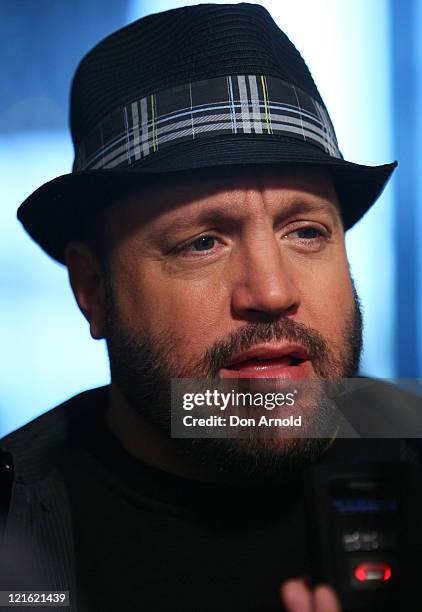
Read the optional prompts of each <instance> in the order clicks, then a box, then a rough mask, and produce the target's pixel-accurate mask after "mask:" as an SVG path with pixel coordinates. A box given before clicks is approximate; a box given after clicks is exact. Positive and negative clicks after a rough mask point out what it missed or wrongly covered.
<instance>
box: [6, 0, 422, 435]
mask: <svg viewBox="0 0 422 612" xmlns="http://www.w3.org/2000/svg"><path fill="white" fill-rule="evenodd" d="M187 4H198V2H186V1H185V2H164V1H162V2H160V1H159V0H154V2H147V1H142V0H126V1H125V0H115V1H113V0H90V2H86V1H85V0H73V1H72V2H71V3H70V2H61V1H60V0H36V1H35V2H10V0H0V48H1V53H0V73H1V79H0V177H1V179H0V381H1V382H0V436H2V435H4V434H6V433H7V432H9V431H12V430H14V429H16V428H17V427H19V426H21V425H23V424H24V423H26V422H27V421H29V420H30V419H32V418H34V417H35V416H37V415H39V414H41V413H42V412H44V411H46V410H48V409H50V408H52V407H53V406H54V405H56V404H58V403H60V402H62V401H64V400H65V399H67V398H68V397H70V396H71V395H74V394H75V393H78V392H79V391H82V390H84V389H87V388H90V387H94V386H98V385H101V384H105V383H107V382H108V381H109V372H108V362H107V357H106V351H105V344H104V342H98V341H94V340H92V339H91V338H90V335H89V331H88V326H87V324H86V322H85V320H84V319H83V317H82V315H81V314H80V312H79V310H78V309H77V307H76V304H75V302H74V299H73V296H72V294H71V290H70V288H69V285H68V280H67V274H66V269H65V268H64V267H62V266H60V265H59V264H57V263H56V262H54V261H53V260H51V259H50V258H49V257H48V256H46V255H45V254H44V253H43V252H42V251H41V250H40V249H39V247H38V246H37V245H36V244H35V243H34V242H32V240H31V239H30V238H29V237H28V236H27V235H26V234H25V232H24V231H23V229H22V228H21V226H20V224H19V222H18V221H17V220H16V209H17V208H18V206H19V204H20V203H21V202H22V201H23V200H24V199H25V198H26V197H27V196H28V195H29V194H30V193H31V192H32V191H33V190H34V189H36V188H37V187H38V186H40V185H41V184H42V183H43V182H45V181H48V180H49V179H52V178H54V177H55V176H57V175H59V174H65V173H67V172H69V171H70V169H71V164H72V160H73V151H72V145H71V140H70V135H69V133H68V128H67V122H68V95H69V88H70V82H71V79H72V76H73V73H74V71H75V68H76V66H77V64H78V62H79V60H80V59H81V58H82V56H83V55H84V54H85V53H86V52H87V51H88V50H89V49H90V48H91V47H92V46H93V45H94V44H96V43H97V42H98V41H99V40H100V39H101V38H103V37H104V36H106V35H107V34H109V33H111V32H112V31H114V30H116V29H118V28H120V27H122V26H124V25H126V24H127V23H129V22H130V21H133V20H134V19H138V18H140V17H142V16H144V15H146V14H149V13H153V12H158V11H161V10H166V9H170V8H176V7H177V6H183V5H187ZM261 4H262V5H264V6H265V7H266V8H267V9H268V10H269V11H270V12H271V13H272V15H273V17H274V18H275V20H276V21H277V23H278V24H279V26H280V27H281V28H282V29H283V30H284V31H285V32H286V33H287V35H288V36H289V37H290V38H291V39H292V40H293V42H294V43H295V44H296V46H297V47H298V49H299V50H300V52H301V53H302V55H303V56H304V59H305V61H306V62H307V63H308V65H309V66H310V68H311V71H312V73H313V76H314V79H315V81H316V83H317V85H318V87H319V90H320V92H321V95H322V97H323V99H324V101H325V102H326V105H327V107H328V110H329V112H330V115H331V118H332V120H333V123H334V126H335V129H336V132H337V137H338V140H339V144H340V148H341V150H342V152H343V155H344V156H345V158H346V159H349V160H351V161H355V162H359V163H364V164H382V163H386V162H389V161H391V160H393V159H398V160H399V163H400V166H399V168H398V170H397V171H396V173H395V176H394V178H393V180H392V181H391V182H390V184H389V186H388V187H387V189H386V190H385V192H384V194H383V195H382V197H381V198H380V200H379V201H378V203H377V204H376V205H375V206H374V207H373V208H372V209H371V211H370V212H369V213H368V214H367V215H366V216H365V217H364V219H363V220H362V221H361V222H360V223H358V224H357V225H356V226H355V227H354V228H353V229H352V230H350V232H349V233H348V236H347V247H348V253H349V259H350V262H351V269H352V274H353V276H354V278H355V281H356V285H357V288H358V292H359V294H360V296H361V300H362V303H363V307H364V316H365V350H364V357H363V362H362V373H364V374H368V375H372V376H376V377H382V378H393V377H395V378H417V377H419V378H421V377H422V326H421V317H420V313H421V312H422V207H421V202H422V171H421V168H422V146H421V139H422V0H406V2H401V1H400V0H371V1H370V2H368V0H274V1H273V2H266V1H262V2H261Z"/></svg>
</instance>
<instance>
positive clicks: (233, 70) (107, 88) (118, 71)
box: [70, 3, 323, 145]
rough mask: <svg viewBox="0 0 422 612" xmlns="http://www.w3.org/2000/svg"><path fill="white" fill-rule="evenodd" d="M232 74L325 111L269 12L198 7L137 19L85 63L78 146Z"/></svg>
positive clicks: (79, 77)
mask: <svg viewBox="0 0 422 612" xmlns="http://www.w3.org/2000/svg"><path fill="white" fill-rule="evenodd" d="M228 74H232V75H236V74H265V75H269V76H274V77H279V78H281V79H283V80H284V81H287V82H289V83H292V84H293V85H295V86H297V87H299V88H301V89H302V90H304V91H305V92H307V93H308V94H309V95H310V96H312V97H313V98H314V99H315V100H317V101H318V102H320V103H321V104H323V101H322V99H321V97H320V95H319V93H318V90H317V88H316V85H315V83H314V81H313V79H312V76H311V73H310V71H309V69H308V67H307V65H306V63H305V62H304V60H303V58H302V56H301V55H300V53H299V52H298V51H297V49H296V47H295V46H294V45H293V43H292V42H291V41H290V40H289V39H288V37H287V36H286V35H285V34H284V33H283V32H282V31H281V30H280V28H279V27H278V26H277V24H276V23H275V22H274V20H273V18H272V17H271V15H270V14H269V12H268V11H267V10H266V9H265V8H264V7H262V6H260V5H257V4H249V3H241V4H200V5H196V6H188V7H182V8H177V9H172V10H169V11H165V12H163V13H157V14H154V15H149V16H147V17H144V18H142V19H139V20H137V21H135V22H133V23H131V24H129V25H128V26H126V27H124V28H122V29H120V30H118V31H117V32H115V33H113V34H111V35H110V36H108V37H107V38H105V39H104V40H103V41H101V42H100V43H99V44H98V45H96V46H95V47H94V48H93V49H92V50H91V51H90V52H89V53H88V54H87V55H86V56H85V57H84V58H83V59H82V61H81V62H80V64H79V67H78V69H77V71H76V74H75V77H74V80H73V84H72V92H71V113H70V120H71V130H72V138H73V141H74V143H75V145H77V144H78V143H80V142H82V141H83V139H84V138H85V137H86V136H87V134H89V133H90V132H91V130H93V129H94V128H95V127H96V126H97V125H98V124H99V123H101V122H102V121H103V120H104V119H105V118H106V117H107V116H108V115H109V114H110V113H112V112H114V111H115V110H116V109H117V108H119V107H122V106H124V105H125V104H127V103H129V102H131V101H133V100H136V99H139V98H142V97H144V96H146V95H148V94H150V93H152V92H158V91H162V90H164V89H168V88H170V87H174V86H177V85H183V84H186V83H188V82H191V81H201V80H205V79H211V78H213V77H218V76H225V75H228Z"/></svg>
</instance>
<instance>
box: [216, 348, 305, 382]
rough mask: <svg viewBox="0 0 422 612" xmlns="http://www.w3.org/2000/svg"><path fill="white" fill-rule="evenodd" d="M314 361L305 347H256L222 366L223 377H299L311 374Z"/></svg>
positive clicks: (221, 373)
mask: <svg viewBox="0 0 422 612" xmlns="http://www.w3.org/2000/svg"><path fill="white" fill-rule="evenodd" d="M311 372H312V362H311V360H310V357H309V354H308V352H307V351H306V350H305V349H304V348H303V347H298V346H285V347H280V348H277V347H265V346H264V347H255V348H254V349H251V350H249V351H245V352H244V353H242V354H239V355H236V356H235V357H234V358H233V359H232V360H231V361H230V362H229V363H228V364H227V365H226V366H224V367H223V368H221V370H220V377H221V378H285V379H298V378H306V377H309V376H310V375H311Z"/></svg>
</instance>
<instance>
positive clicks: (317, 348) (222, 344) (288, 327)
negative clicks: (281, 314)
mask: <svg viewBox="0 0 422 612" xmlns="http://www.w3.org/2000/svg"><path fill="white" fill-rule="evenodd" d="M264 342H286V343H287V342H291V343H295V344H299V345H300V346H302V347H303V348H304V349H305V350H306V351H307V352H308V354H309V357H310V360H311V361H312V363H313V366H314V369H315V371H316V373H317V374H318V375H320V376H324V373H325V368H324V364H327V363H331V364H332V363H333V362H334V357H333V355H332V353H331V350H330V348H329V346H328V343H327V341H326V340H325V339H324V337H323V336H322V335H321V334H320V333H319V332H318V331H317V330H316V329H313V328H311V327H308V326H307V325H304V324H303V323H299V322H296V321H293V320H292V319H288V318H284V319H281V320H278V321H274V322H267V321H265V322H254V323H253V324H248V325H245V326H243V327H241V328H240V329H238V330H236V331H235V332H233V333H232V334H230V336H229V337H228V338H227V339H222V340H218V341H217V342H215V343H214V344H213V345H212V347H210V348H209V349H208V350H207V351H206V353H205V355H204V357H203V358H202V359H201V361H200V362H199V363H197V364H196V366H194V369H195V370H196V371H197V372H205V375H206V376H207V377H211V378H216V377H217V374H218V371H219V370H220V369H221V368H223V367H224V366H225V364H226V363H227V362H228V361H229V360H230V359H231V358H232V356H233V355H234V354H235V353H238V352H243V351H245V350H248V349H250V348H252V347H254V346H255V345H256V344H260V343H264Z"/></svg>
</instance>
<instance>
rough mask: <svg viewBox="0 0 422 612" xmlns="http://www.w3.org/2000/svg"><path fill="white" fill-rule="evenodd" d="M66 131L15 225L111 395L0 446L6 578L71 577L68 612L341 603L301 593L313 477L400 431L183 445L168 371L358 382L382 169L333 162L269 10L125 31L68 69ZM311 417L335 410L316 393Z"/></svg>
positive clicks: (380, 452)
mask: <svg viewBox="0 0 422 612" xmlns="http://www.w3.org/2000/svg"><path fill="white" fill-rule="evenodd" d="M71 127H72V135H73V139H74V144H75V151H76V155H75V165H74V171H73V173H72V174H70V175H66V176H63V177H59V178H57V179H55V180H54V181H52V182H50V183H48V184H46V185H44V186H42V187H41V188H40V189H39V190H37V191H36V192H35V193H34V194H32V196H30V197H29V198H28V200H27V201H26V202H25V203H24V204H23V205H22V206H21V208H20V209H19V213H18V216H19V219H20V220H21V221H22V223H23V224H24V227H25V228H26V229H27V231H28V232H29V233H30V234H31V236H32V237H33V238H34V239H35V240H36V241H37V242H38V243H39V244H40V245H41V246H42V247H43V248H44V249H45V251H46V252H47V253H48V254H50V255H51V256H53V257H54V258H56V259H57V260H58V261H61V262H62V263H65V264H66V266H67V268H68V271H69V278H70V282H71V285H72V288H73V291H74V294H75V297H76V300H77V303H78V305H79V307H80V309H81V310H82V312H83V314H84V315H85V317H86V318H87V320H88V322H89V325H90V331H91V335H92V337H93V338H106V341H107V347H108V352H109V357H110V366H111V385H110V387H106V388H102V389H99V390H93V391H90V392H87V393H85V394H81V395H80V396H77V397H76V398H72V399H71V400H69V402H67V403H66V404H64V405H62V406H59V407H57V408H56V409H54V410H53V411H50V412H49V413H47V414H46V415H43V416H42V417H40V418H39V419H36V420H35V421H33V422H32V423H30V424H29V425H27V426H26V427H24V428H22V429H21V430H18V431H17V432H14V433H13V434H11V435H9V436H8V437H7V438H6V439H4V440H3V441H2V448H3V449H4V454H3V474H4V478H3V483H6V484H9V487H7V486H6V484H3V491H4V494H3V497H4V499H3V505H4V507H5V509H6V510H5V511H6V513H8V517H9V518H8V522H7V526H6V528H5V536H4V545H3V549H4V551H6V554H7V555H8V557H7V565H8V567H7V574H6V578H3V586H2V588H8V589H9V588H13V589H19V590H24V589H26V590H28V589H36V590H42V589H50V590H69V591H70V603H71V609H72V610H76V609H78V610H117V609H118V610H137V609H139V610H183V611H187V610H242V611H244V610H260V611H264V610H278V609H285V610H288V611H289V612H309V611H312V612H322V611H324V612H338V611H339V610H340V604H339V602H338V599H337V597H336V595H335V593H334V591H333V590H332V589H331V588H329V587H327V586H321V585H320V586H316V587H313V586H310V584H311V583H310V582H309V579H312V578H313V575H312V567H311V563H310V557H309V547H308V544H309V543H308V541H307V537H306V534H305V531H304V528H305V523H306V520H305V506H304V498H303V486H302V476H303V474H304V472H305V471H306V469H307V467H308V466H310V465H311V464H313V463H315V462H321V461H322V462H328V463H335V462H336V461H338V460H339V459H341V460H342V461H345V462H346V463H347V462H353V461H354V460H355V458H356V451H357V449H358V450H359V453H363V455H365V452H366V453H367V457H368V458H372V459H373V458H374V457H375V458H377V459H379V460H381V461H382V460H385V461H387V460H389V461H392V460H395V459H396V460H399V459H400V457H401V454H402V447H401V446H400V444H396V443H395V442H396V441H393V442H394V444H384V445H383V444H382V443H381V442H382V441H380V443H378V444H375V445H371V447H370V448H369V450H368V448H366V450H365V449H363V450H362V448H363V447H362V448H361V447H358V446H357V445H356V444H357V441H355V440H352V441H347V440H343V441H341V440H335V438H336V435H337V436H338V428H337V427H334V428H333V429H332V430H331V429H327V430H325V433H324V435H322V436H311V435H307V436H306V435H305V436H302V437H300V436H294V437H288V436H283V435H280V434H279V429H278V428H276V429H273V431H272V434H273V435H272V436H270V437H266V438H264V439H261V438H253V439H250V438H246V439H245V438H242V437H240V438H238V437H229V438H228V439H223V438H217V439H215V438H212V437H199V438H184V439H182V438H177V437H174V436H172V435H171V427H170V421H171V417H170V412H171V410H170V408H171V392H170V390H171V387H170V382H171V380H172V379H173V380H174V379H176V380H177V379H208V378H215V379H218V380H224V379H231V380H233V379H234V380H236V381H237V382H238V383H239V382H241V381H242V379H244V378H246V379H250V380H252V381H254V384H255V385H258V387H259V384H261V383H262V384H264V385H265V383H263V382H262V380H264V379H273V380H274V379H275V380H276V381H282V382H283V381H284V383H285V382H286V381H294V382H297V383H299V382H300V381H303V380H305V381H309V382H310V383H317V384H319V381H322V380H325V379H334V380H337V379H340V378H350V377H353V376H355V375H356V373H357V371H358V366H359V357H360V351H361V314H360V309H359V301H358V298H357V295H356V292H355V290H354V287H353V283H352V279H351V277H350V273H349V267H348V262H347V257H346V252H345V244H344V231H345V230H347V229H348V228H349V227H351V226H352V225H353V224H354V223H355V222H356V221H357V220H358V219H359V218H360V217H361V216H362V215H363V214H364V213H365V212H366V210H367V209H368V208H369V207H370V206H371V204H372V203H373V202H374V201H375V200H376V198H377V197H378V196H379V194H380V193H381V191H382V189H383V187H384V185H385V183H386V181H387V180H388V178H389V176H390V174H391V172H392V171H393V169H394V167H395V164H389V165H386V166H379V167H374V168H371V167H366V166H359V165H357V164H353V163H351V162H346V161H344V160H343V159H342V157H341V154H340V152H339V149H338V145H337V141H336V137H335V133H334V130H333V127H332V125H331V122H330V119H329V116H328V113H327V111H326V109H325V107H324V103H323V101H322V99H321V97H320V95H319V93H318V91H317V89H316V86H315V84H314V82H313V80H312V77H311V75H310V73H309V71H308V69H307V67H306V65H305V64H304V62H303V60H302V58H301V56H300V55H299V53H298V52H297V50H296V49H295V48H294V46H293V45H292V43H291V42H290V41H289V40H288V39H287V37H286V36H285V35H284V34H283V33H282V32H281V31H280V30H279V29H278V27H277V26H276V25H275V23H274V22H273V20H272V18H271V16H270V15H269V14H268V12H267V11H266V10H265V9H263V8H262V7H260V6H258V5H249V4H239V5H212V4H210V5H199V6H195V7H186V8H182V9H176V10H172V11H168V12H165V13H161V14H157V15H152V16H149V17H146V18H144V19H142V20H139V21H137V22H135V23H133V24H131V25H129V26H128V27H126V28H123V29H122V30H120V31H118V32H116V33H114V34H113V35H111V36H110V37H108V38H107V39H105V40H104V41H102V42H101V43H100V44H99V45H98V46H97V47H95V48H94V49H93V50H92V51H91V52H90V53H89V54H88V55H87V56H86V57H85V58H84V59H83V60H82V62H81V64H80V66H79V68H78V71H77V74H76V76H75V79H74V82H73V88H72V108H71ZM261 379H262V380H261ZM400 397H401V396H400ZM300 408H301V409H302V410H303V412H304V413H306V414H307V416H308V420H309V422H310V423H313V422H314V421H318V419H319V421H321V420H322V421H323V424H324V423H325V422H324V419H323V418H322V417H321V415H324V414H325V413H324V408H325V406H324V403H323V401H322V399H320V400H318V401H310V400H309V398H307V399H306V400H304V402H303V403H302V404H300ZM307 433H308V434H310V430H307ZM340 442H342V444H339V443H340ZM352 443H353V444H352ZM355 443H356V444H355ZM394 453H395V454H394ZM12 467H13V474H12ZM12 483H13V494H12V495H11V497H10V496H9V493H10V490H11V489H10V485H11V484H12ZM3 559H5V554H4V553H3ZM280 584H281V585H282V586H281V598H280V592H279V588H280Z"/></svg>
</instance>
